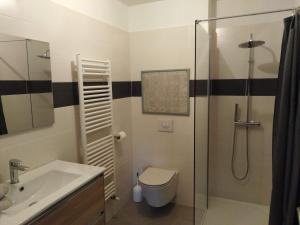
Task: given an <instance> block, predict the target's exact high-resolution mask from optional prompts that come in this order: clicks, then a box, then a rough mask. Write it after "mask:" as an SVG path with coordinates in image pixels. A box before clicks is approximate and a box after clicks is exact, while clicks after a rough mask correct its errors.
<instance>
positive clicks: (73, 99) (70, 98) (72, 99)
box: [53, 82, 79, 108]
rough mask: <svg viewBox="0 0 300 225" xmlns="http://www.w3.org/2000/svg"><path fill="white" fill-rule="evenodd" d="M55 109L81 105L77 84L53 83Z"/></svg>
mask: <svg viewBox="0 0 300 225" xmlns="http://www.w3.org/2000/svg"><path fill="white" fill-rule="evenodd" d="M53 101H54V107H55V108H59V107H65V106H71V105H78V104H79V95H78V83H77V82H55V83H53Z"/></svg>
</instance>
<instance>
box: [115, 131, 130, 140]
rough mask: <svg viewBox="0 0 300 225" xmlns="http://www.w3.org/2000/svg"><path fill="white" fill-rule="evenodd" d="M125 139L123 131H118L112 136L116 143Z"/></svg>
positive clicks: (125, 135)
mask: <svg viewBox="0 0 300 225" xmlns="http://www.w3.org/2000/svg"><path fill="white" fill-rule="evenodd" d="M126 137H127V134H126V133H125V131H120V132H117V133H115V134H114V138H115V140H116V141H117V142H121V141H122V140H124V139H125V138H126Z"/></svg>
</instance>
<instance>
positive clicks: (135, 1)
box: [120, 0, 162, 6]
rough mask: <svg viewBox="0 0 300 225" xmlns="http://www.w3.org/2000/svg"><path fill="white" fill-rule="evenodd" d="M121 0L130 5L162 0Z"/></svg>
mask: <svg viewBox="0 0 300 225" xmlns="http://www.w3.org/2000/svg"><path fill="white" fill-rule="evenodd" d="M120 1H121V2H123V3H124V4H126V5H128V6H133V5H138V4H145V3H149V2H157V1H162V0H120Z"/></svg>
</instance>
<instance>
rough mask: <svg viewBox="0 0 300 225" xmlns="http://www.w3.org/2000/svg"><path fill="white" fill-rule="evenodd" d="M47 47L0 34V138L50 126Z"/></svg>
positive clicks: (51, 98)
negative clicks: (0, 136)
mask: <svg viewBox="0 0 300 225" xmlns="http://www.w3.org/2000/svg"><path fill="white" fill-rule="evenodd" d="M53 105H54V104H53V94H52V81H51V65H50V46H49V43H47V42H42V41H36V40H30V39H26V38H21V37H15V36H10V35H4V34H0V135H4V134H13V133H17V132H20V131H24V130H29V129H33V128H37V127H43V126H49V125H51V124H53V123H54V109H53Z"/></svg>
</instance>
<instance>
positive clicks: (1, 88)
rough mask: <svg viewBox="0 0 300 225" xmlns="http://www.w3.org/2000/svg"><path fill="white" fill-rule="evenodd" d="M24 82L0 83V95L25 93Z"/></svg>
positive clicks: (9, 81) (7, 81)
mask: <svg viewBox="0 0 300 225" xmlns="http://www.w3.org/2000/svg"><path fill="white" fill-rule="evenodd" d="M26 90H27V88H26V81H21V80H3V81H0V95H20V94H26V93H27V91H26Z"/></svg>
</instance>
